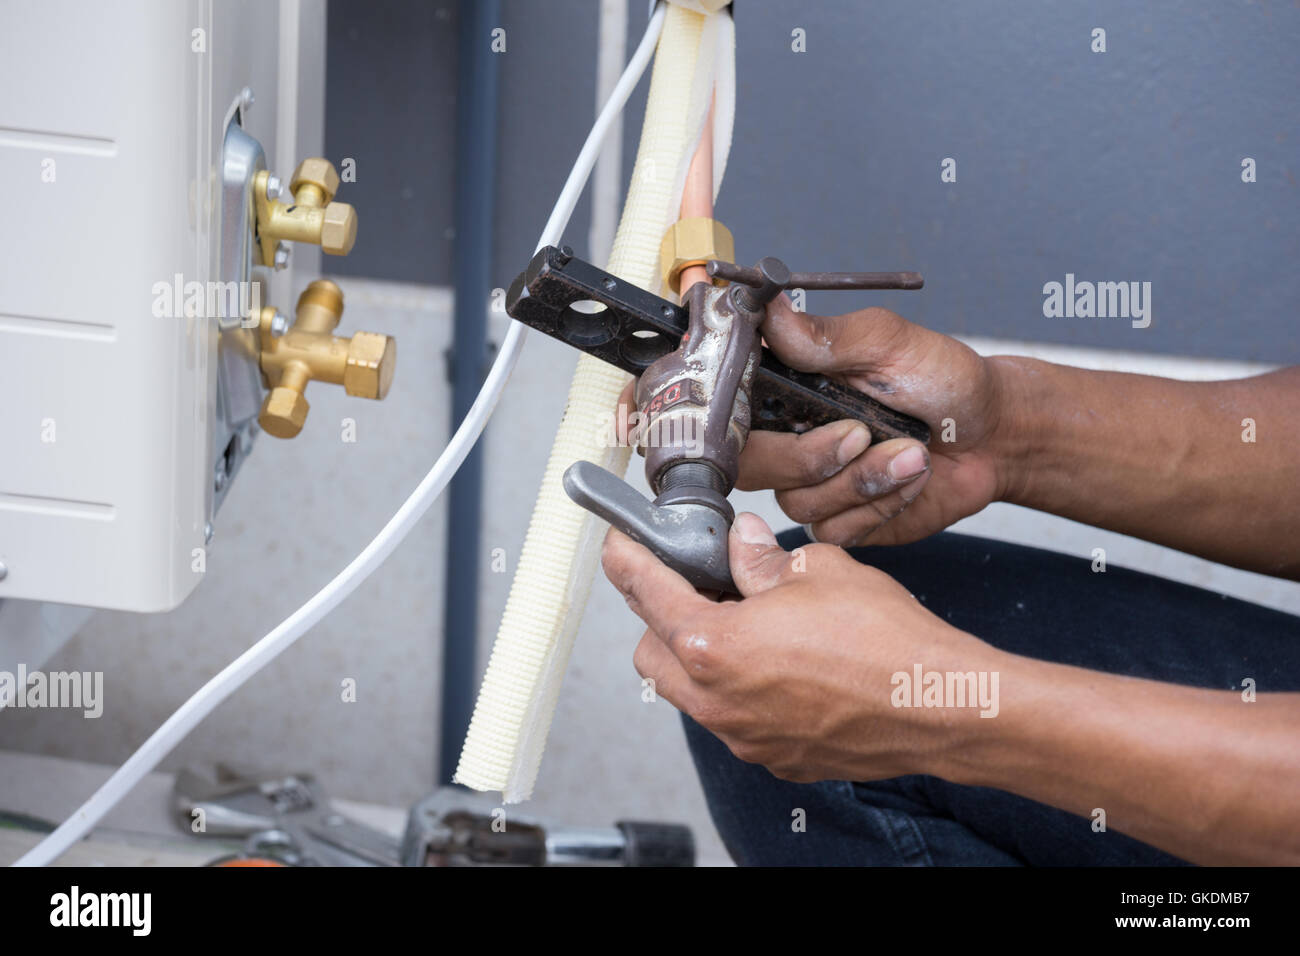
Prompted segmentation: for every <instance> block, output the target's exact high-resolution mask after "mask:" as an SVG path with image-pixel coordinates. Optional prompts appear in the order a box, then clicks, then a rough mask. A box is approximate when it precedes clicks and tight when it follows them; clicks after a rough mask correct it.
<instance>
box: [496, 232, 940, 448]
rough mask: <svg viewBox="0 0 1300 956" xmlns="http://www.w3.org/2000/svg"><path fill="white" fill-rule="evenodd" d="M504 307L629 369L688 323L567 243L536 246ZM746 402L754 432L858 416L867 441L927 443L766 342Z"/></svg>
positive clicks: (674, 340)
mask: <svg viewBox="0 0 1300 956" xmlns="http://www.w3.org/2000/svg"><path fill="white" fill-rule="evenodd" d="M602 307H603V308H602ZM506 312H507V313H508V314H509V315H510V316H511V318H514V319H517V320H518V321H520V322H523V323H524V324H525V325H527V326H529V327H530V328H534V329H537V330H538V331H539V332H545V333H546V334H547V335H549V336H552V337H553V338H557V339H559V340H560V341H561V342H565V343H567V344H569V345H572V346H573V347H574V348H577V349H581V350H582V351H584V352H586V353H587V354H589V355H594V356H595V357H596V358H598V359H602V360H603V361H606V362H609V363H610V364H611V365H616V366H618V367H619V368H621V369H623V371H625V372H630V373H631V374H633V375H640V374H641V373H642V372H644V371H645V370H646V369H647V368H649V367H650V365H652V364H653V363H654V362H655V361H656V360H657V359H659V358H661V357H662V356H664V355H667V354H668V353H669V352H672V351H674V350H676V349H677V347H678V346H679V345H680V344H681V340H682V336H683V335H684V334H685V332H686V329H687V326H688V322H689V315H688V313H687V310H686V309H685V307H683V306H679V305H674V304H673V303H672V302H669V301H668V300H666V299H661V298H660V297H659V296H657V295H652V294H651V293H649V292H646V291H645V290H644V289H641V288H639V287H637V286H635V285H633V284H632V283H630V282H624V281H623V280H622V279H619V278H617V277H615V276H612V275H610V274H609V273H608V272H604V271H602V270H601V269H598V268H596V267H595V266H593V265H592V264H591V263H589V262H584V261H583V260H581V259H578V258H575V257H574V255H573V250H572V249H569V248H568V247H564V248H556V247H555V246H546V247H545V248H543V249H540V250H538V252H537V254H536V255H534V256H533V259H532V261H531V262H529V263H528V268H527V269H525V270H524V271H523V272H522V273H520V274H519V276H518V277H517V278H516V279H515V281H514V282H512V283H511V284H510V290H509V292H508V293H507V294H506ZM753 405H754V407H753V417H752V420H751V427H752V428H755V429H758V430H760V431H775V432H796V433H800V432H805V431H808V430H809V429H812V428H817V427H818V426H820V425H827V424H830V423H831V422H836V421H841V420H843V419H857V420H858V421H860V422H862V423H864V424H865V425H866V426H867V427H868V428H869V429H871V437H872V441H873V442H878V441H884V440H885V439H888V438H915V439H917V440H918V441H921V442H925V443H928V442H929V441H930V429H929V428H928V427H927V426H926V425H925V423H924V422H921V421H918V420H917V419H915V418H913V417H911V416H910V415H904V414H903V413H901V412H896V411H894V410H893V409H892V408H889V407H888V406H886V405H882V404H881V403H880V402H877V401H876V400H875V399H873V398H870V397H869V396H867V395H864V394H862V393H861V392H859V391H857V390H856V389H852V388H849V387H848V386H846V385H842V384H840V383H839V382H835V381H833V380H831V379H829V378H827V377H826V376H824V375H818V374H813V373H808V372H797V371H795V370H794V369H792V368H790V367H789V366H787V365H785V363H783V362H782V361H781V360H780V359H778V358H777V357H776V356H775V355H773V354H772V352H771V351H770V350H769V349H768V348H767V347H766V346H764V347H763V358H762V363H761V364H760V366H759V368H758V372H757V374H756V375H755V376H754V387H753Z"/></svg>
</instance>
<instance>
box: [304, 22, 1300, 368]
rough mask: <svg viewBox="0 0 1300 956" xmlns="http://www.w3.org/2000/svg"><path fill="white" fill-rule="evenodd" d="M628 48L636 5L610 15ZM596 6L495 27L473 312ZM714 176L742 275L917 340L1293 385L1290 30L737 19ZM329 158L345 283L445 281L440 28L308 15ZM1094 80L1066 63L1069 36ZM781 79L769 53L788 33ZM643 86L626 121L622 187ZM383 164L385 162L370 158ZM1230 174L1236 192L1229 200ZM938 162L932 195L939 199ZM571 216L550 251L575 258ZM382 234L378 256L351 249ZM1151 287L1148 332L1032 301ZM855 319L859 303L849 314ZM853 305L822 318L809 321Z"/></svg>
mask: <svg viewBox="0 0 1300 956" xmlns="http://www.w3.org/2000/svg"><path fill="white" fill-rule="evenodd" d="M630 3H631V6H630V15H629V18H628V19H629V34H630V36H631V42H634V41H635V39H636V38H637V37H639V36H640V33H641V30H642V29H643V27H644V23H645V16H646V13H645V10H646V4H645V3H644V2H642V0H630ZM596 7H597V4H596V3H595V2H594V0H547V2H545V3H537V2H526V0H505V2H503V4H502V15H501V24H502V27H503V28H504V29H505V30H506V38H507V49H506V52H505V53H504V54H501V55H500V69H501V110H500V120H499V124H500V125H499V130H500V142H501V163H500V168H499V170H498V173H497V184H498V202H497V222H496V234H497V242H496V256H495V261H494V263H493V267H494V270H495V275H496V276H497V277H498V278H497V281H496V285H498V286H501V287H504V286H506V285H508V284H509V280H510V279H511V278H512V277H513V276H514V274H515V273H517V272H518V271H519V270H520V269H521V268H522V267H523V265H524V263H525V262H526V261H527V259H528V256H529V253H530V252H531V251H532V244H533V243H534V242H535V241H536V236H537V233H538V231H539V230H540V228H541V225H542V223H543V222H544V220H545V218H546V214H547V212H548V211H549V209H550V204H551V202H552V201H553V199H554V196H555V194H556V193H557V192H558V190H559V187H560V185H561V183H562V182H563V179H564V176H565V174H566V173H567V172H568V168H569V164H570V163H571V162H572V160H573V157H574V155H575V154H576V152H577V149H578V145H579V144H580V142H581V138H582V137H583V136H584V135H585V133H586V130H587V127H588V124H589V122H590V117H591V112H592V103H593V96H594V94H593V88H594V79H595V58H594V56H593V55H592V50H593V46H594V43H595V36H596V34H595V31H596V20H595V10H596ZM736 8H737V9H736V36H737V68H736V69H737V80H738V86H739V98H738V104H737V115H736V130H735V141H734V145H733V152H732V156H733V162H732V164H731V168H730V170H729V171H728V175H727V180H726V183H725V185H724V187H723V190H722V195H721V197H720V200H719V207H718V212H719V216H720V217H721V218H723V219H724V221H726V222H727V223H728V224H729V225H730V227H731V228H732V230H733V232H734V233H735V235H736V237H737V246H738V254H739V255H740V257H741V258H742V259H753V258H757V257H758V256H761V255H769V254H774V255H779V256H781V257H782V258H784V259H786V261H787V262H789V263H790V265H791V266H793V267H796V268H813V269H854V268H860V269H895V268H900V269H901V268H906V269H916V270H919V271H921V272H922V273H924V274H925V276H926V279H927V285H926V289H925V291H924V292H921V293H919V294H901V293H900V294H893V295H885V294H880V295H876V296H873V297H871V301H874V302H879V303H881V304H885V305H890V306H892V307H895V308H897V309H899V310H900V311H904V312H905V313H906V314H907V315H908V316H909V317H911V318H914V319H916V320H917V321H921V322H924V323H926V324H928V325H930V326H932V327H934V328H938V329H942V330H944V331H949V332H962V333H966V334H972V335H987V336H998V337H1002V338H1013V339H1031V340H1041V341H1049V342H1060V343H1066V344H1075V345H1082V346H1095V347H1105V348H1122V349H1127V350H1132V351H1141V352H1157V353H1165V354H1176V355H1194V356H1224V357H1231V358H1238V359H1246V360H1256V361H1282V362H1295V361H1300V336H1297V335H1296V334H1295V332H1294V331H1293V329H1294V317H1295V314H1296V304H1297V302H1300V270H1296V269H1295V268H1294V263H1295V262H1296V261H1297V258H1298V257H1300V217H1297V216H1295V215H1294V214H1293V213H1294V210H1295V209H1296V208H1297V206H1296V204H1297V200H1298V199H1300V192H1298V189H1300V186H1298V184H1297V174H1298V173H1300V111H1297V110H1296V109H1295V108H1294V103H1295V85H1296V75H1297V73H1296V71H1297V53H1296V50H1297V49H1300V7H1297V6H1296V5H1295V4H1282V3H1250V2H1246V0H1222V2H1208V0H1207V2H1191V3H1188V2H1180V0H1149V2H1145V3H1140V4H1137V3H1131V2H1125V0H1098V2H1093V3H1088V4H1076V3H1066V2H1033V3H1030V2H1023V3H1006V2H995V0H969V2H963V3H942V2H932V0H873V2H872V3H870V4H864V3H860V2H856V0H823V2H819V3H799V2H796V0H764V2H763V3H756V2H747V0H740V2H738V3H737V4H736ZM330 11H331V31H330V40H331V42H330V70H329V91H328V92H329V102H330V110H329V124H328V127H327V143H328V148H329V150H330V152H331V155H356V156H358V157H361V158H362V160H363V161H362V162H361V163H359V167H358V168H359V179H358V182H357V184H356V186H355V187H354V191H353V193H352V195H353V196H355V197H357V199H356V201H357V204H358V206H360V208H362V209H364V210H365V211H366V212H367V213H368V214H369V215H368V218H367V219H365V220H364V225H363V229H364V230H365V231H364V232H363V236H364V237H365V242H364V245H365V249H364V251H362V248H361V247H360V246H359V247H358V252H357V253H356V254H354V255H353V257H352V258H351V259H350V260H349V261H348V262H347V263H345V264H344V265H343V266H342V267H341V268H342V269H343V270H345V271H346V272H347V273H348V274H355V275H367V276H374V277H379V278H388V279H400V280H404V281H412V282H431V283H444V282H447V281H449V278H450V242H451V238H450V236H449V230H450V227H451V198H450V197H451V193H450V189H451V187H452V183H453V178H452V177H453V175H454V171H453V170H452V168H451V167H452V164H453V150H452V144H451V141H450V139H449V138H448V133H449V132H450V130H451V124H452V121H453V116H454V109H453V99H454V88H455V61H456V52H457V51H456V49H455V6H454V4H450V3H442V4H436V5H432V6H429V5H422V4H414V5H408V4H403V3H399V2H395V0H390V2H384V3H378V4H376V3H373V2H368V0H333V2H332V3H331V7H330ZM1097 27H1100V28H1103V29H1105V31H1106V46H1107V49H1106V52H1105V53H1093V52H1091V45H1092V30H1093V29H1094V28H1097ZM796 29H800V30H803V31H804V45H805V47H806V52H803V53H797V52H793V51H792V49H791V47H792V44H793V43H794V41H793V39H792V31H794V30H796ZM643 101H644V84H643V85H642V88H641V89H640V90H639V91H638V93H637V95H635V96H634V98H633V100H632V102H631V104H630V106H629V110H628V116H629V117H632V121H631V122H630V123H629V124H628V125H627V128H626V130H625V143H626V145H625V150H624V156H625V162H626V163H627V164H628V167H629V170H630V164H631V161H632V158H633V156H634V154H635V147H636V141H637V138H638V136H639V133H640V124H639V120H638V119H637V118H638V117H639V116H640V110H641V104H642V103H643ZM393 143H403V144H404V145H403V149H401V150H394V149H392V144H393ZM1245 157H1250V158H1253V159H1254V160H1255V162H1256V167H1257V181H1256V182H1254V183H1250V184H1247V183H1243V182H1242V180H1241V173H1242V167H1241V162H1242V159H1243V158H1245ZM945 158H952V159H954V160H956V172H957V181H956V182H955V183H944V182H941V181H940V164H941V162H942V161H943V160H944V159H945ZM586 222H587V216H586V213H585V207H579V210H578V213H577V215H575V217H574V220H573V223H574V226H573V228H571V229H570V235H569V236H568V237H567V241H568V242H569V244H570V245H573V246H574V248H575V249H578V250H579V252H580V253H583V252H585V251H586V250H585V246H586V234H585V232H586ZM377 230H382V231H383V234H382V235H376V231H377ZM1067 273H1073V274H1074V275H1075V276H1077V277H1078V278H1079V279H1081V280H1082V279H1086V280H1089V281H1140V282H1150V283H1151V290H1152V291H1151V294H1152V300H1153V318H1154V321H1153V322H1152V324H1151V326H1150V327H1149V328H1146V329H1134V328H1132V326H1131V325H1130V324H1129V323H1128V322H1124V321H1122V320H1105V319H1048V318H1045V317H1044V316H1043V310H1042V306H1043V293H1042V288H1043V285H1044V283H1046V282H1051V281H1058V282H1060V281H1064V279H1065V276H1066V274H1067ZM860 301H865V297H863V298H862V299H860ZM855 304H856V303H855V302H854V301H851V300H848V299H846V298H845V297H843V296H839V297H837V296H835V295H828V294H822V295H819V296H813V297H811V298H810V302H809V307H810V309H812V310H813V311H818V310H835V311H843V310H846V309H848V308H851V307H854V306H855Z"/></svg>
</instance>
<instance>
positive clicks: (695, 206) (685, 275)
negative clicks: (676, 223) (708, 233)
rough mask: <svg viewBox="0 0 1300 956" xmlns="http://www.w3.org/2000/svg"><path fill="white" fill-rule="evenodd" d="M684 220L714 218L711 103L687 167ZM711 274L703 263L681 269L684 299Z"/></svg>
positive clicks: (683, 194)
mask: <svg viewBox="0 0 1300 956" xmlns="http://www.w3.org/2000/svg"><path fill="white" fill-rule="evenodd" d="M680 218H682V219H696V218H698V219H711V218H713V103H712V102H710V103H709V113H708V115H707V116H706V117H705V118H704V133H703V135H701V136H700V144H699V145H698V146H697V147H696V148H695V155H694V156H692V157H691V165H690V167H689V168H688V169H687V170H686V185H685V187H684V188H683V189H682V208H681V216H680ZM709 281H710V280H709V274H708V273H707V272H705V271H704V263H700V264H699V265H697V266H687V267H686V268H685V269H683V270H682V277H681V284H680V285H679V286H678V288H680V289H681V290H682V295H681V297H682V301H685V300H686V292H687V290H688V289H690V287H691V286H693V285H695V283H697V282H709Z"/></svg>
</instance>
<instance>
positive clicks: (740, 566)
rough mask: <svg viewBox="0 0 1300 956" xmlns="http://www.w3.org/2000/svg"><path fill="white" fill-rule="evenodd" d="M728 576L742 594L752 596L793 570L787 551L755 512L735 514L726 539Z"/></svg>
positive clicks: (786, 578) (765, 589) (786, 576)
mask: <svg viewBox="0 0 1300 956" xmlns="http://www.w3.org/2000/svg"><path fill="white" fill-rule="evenodd" d="M727 548H728V555H729V558H730V560H731V578H732V580H733V581H735V582H736V587H737V588H739V589H740V593H741V595H742V596H743V597H753V596H754V595H755V594H760V593H762V592H763V591H768V590H771V589H772V588H774V587H776V586H777V585H779V584H783V583H785V581H787V580H788V579H789V575H790V574H791V573H792V567H791V561H790V552H788V551H786V550H785V549H783V548H782V547H781V545H780V544H778V543H777V540H776V535H774V534H772V529H771V528H769V527H768V526H767V522H766V521H764V520H763V519H762V518H760V517H759V516H758V515H756V514H750V513H749V512H747V511H746V512H742V513H741V514H738V515H736V520H735V521H734V522H733V523H732V525H731V536H730V538H729V539H728V541H727Z"/></svg>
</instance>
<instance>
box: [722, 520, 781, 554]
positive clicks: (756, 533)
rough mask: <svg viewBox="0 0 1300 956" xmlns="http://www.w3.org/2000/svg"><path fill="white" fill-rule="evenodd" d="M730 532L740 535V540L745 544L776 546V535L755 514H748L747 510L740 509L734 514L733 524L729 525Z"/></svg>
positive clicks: (766, 546)
mask: <svg viewBox="0 0 1300 956" xmlns="http://www.w3.org/2000/svg"><path fill="white" fill-rule="evenodd" d="M731 533H732V534H738V535H740V540H741V541H743V542H745V544H761V545H762V546H763V547H765V548H774V547H776V535H774V534H773V533H772V529H771V528H769V527H768V526H767V522H766V521H764V520H763V519H762V518H760V517H759V516H758V515H756V514H750V513H749V512H748V511H742V512H741V513H740V514H738V515H736V521H735V524H733V525H732V526H731Z"/></svg>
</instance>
